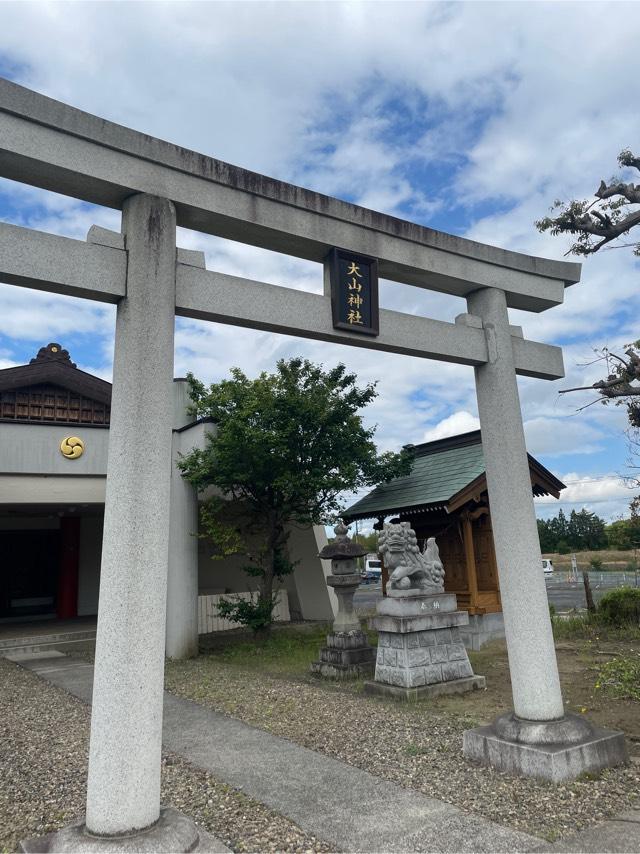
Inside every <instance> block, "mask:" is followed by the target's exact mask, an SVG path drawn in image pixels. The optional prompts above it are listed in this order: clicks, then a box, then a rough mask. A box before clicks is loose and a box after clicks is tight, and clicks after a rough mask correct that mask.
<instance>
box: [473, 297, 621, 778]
mask: <svg viewBox="0 0 640 854" xmlns="http://www.w3.org/2000/svg"><path fill="white" fill-rule="evenodd" d="M467 304H468V308H469V312H470V313H471V314H473V315H475V316H477V317H480V318H481V320H482V323H483V327H484V330H485V336H486V340H487V351H488V357H489V358H488V362H487V363H486V364H484V365H480V366H479V367H476V368H475V379H476V393H477V398H478V413H479V416H480V427H481V430H482V447H483V451H484V458H485V465H486V473H487V487H488V492H489V503H490V506H491V521H492V528H493V538H494V543H495V552H496V560H497V564H498V574H499V577H500V594H501V597H502V606H503V611H504V624H505V636H506V642H507V652H508V656H509V670H510V673H511V686H512V691H513V709H514V710H513V712H510V713H508V714H505V715H502V716H501V717H499V718H498V719H497V720H496V721H495V722H494V723H493V724H491V726H486V727H478V728H476V729H472V730H467V731H466V732H465V733H464V741H463V750H464V753H465V756H467V757H468V758H469V759H472V760H474V761H476V762H481V763H483V764H486V765H491V766H493V767H495V768H498V769H500V770H503V771H509V772H511V773H517V774H523V775H526V776H531V777H539V778H543V779H546V780H552V781H554V782H561V781H563V780H571V779H574V778H576V777H578V776H579V775H580V774H583V773H585V772H587V771H589V772H594V771H598V770H600V769H602V768H606V767H610V766H612V765H617V764H620V763H622V762H625V761H626V760H627V758H628V756H627V749H626V745H625V742H624V737H623V734H622V733H621V732H612V731H610V730H602V729H598V728H597V727H595V726H593V725H592V724H591V723H590V722H589V721H588V720H587V719H586V718H584V717H582V716H581V715H573V714H565V711H564V706H563V702H562V694H561V690H560V678H559V675H558V663H557V660H556V654H555V648H554V643H553V633H552V629H551V619H550V616H549V605H548V602H547V592H546V587H545V582H544V575H543V572H542V557H541V553H540V541H539V539H538V529H537V525H536V516H535V510H534V506H533V496H532V492H531V479H530V475H529V464H528V461H527V450H526V446H525V440H524V429H523V426H522V413H521V411H520V400H519V397H518V386H517V381H516V371H515V363H514V358H513V345H512V342H511V330H510V328H509V315H508V311H507V302H506V297H505V293H504V291H501V290H499V289H497V288H482V289H481V290H478V291H475V292H473V293H471V294H470V295H469V296H468V297H467Z"/></svg>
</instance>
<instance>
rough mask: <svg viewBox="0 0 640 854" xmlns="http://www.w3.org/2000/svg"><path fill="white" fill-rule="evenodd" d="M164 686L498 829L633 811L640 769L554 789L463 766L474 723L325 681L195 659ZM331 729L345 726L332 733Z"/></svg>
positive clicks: (171, 672)
mask: <svg viewBox="0 0 640 854" xmlns="http://www.w3.org/2000/svg"><path fill="white" fill-rule="evenodd" d="M167 688H168V689H169V690H171V691H173V692H174V693H175V694H178V695H180V696H183V697H189V698H191V699H193V700H196V701H198V702H200V703H203V704H204V705H207V706H209V707H210V708H212V709H215V710H216V711H219V712H224V713H226V714H229V715H232V716H233V717H236V718H239V719H240V720H243V721H245V722H246V723H249V724H252V725H254V726H256V727H260V728H262V729H265V730H268V731H269V732H271V733H274V734H275V735H279V736H283V737H285V738H288V739H290V740H291V741H294V742H296V743H297V744H301V745H303V746H305V747H308V748H311V749H312V750H317V751H320V752H323V753H326V754H328V755H330V756H335V757H337V758H338V759H342V760H343V761H344V762H348V763H349V764H351V765H355V766H357V767H359V768H363V769H365V770H367V771H370V772H371V773H373V774H376V775H378V776H379V777H383V778H386V779H387V780H392V781H393V782H394V783H398V784H400V785H402V786H406V787H410V788H414V789H418V790H420V791H421V792H424V793H425V794H426V795H429V796H431V797H434V798H439V799H440V800H444V801H448V802H449V803H451V804H455V805H456V806H458V807H460V808H461V809H464V810H467V811H469V812H474V813H477V814H480V815H484V816H486V817H487V818H490V819H492V820H493V821H495V822H498V823H499V824H503V825H508V826H510V827H513V828H516V829H518V830H522V831H525V832H528V833H532V834H534V835H536V836H544V837H546V838H547V839H557V838H560V837H563V836H566V835H568V834H571V833H574V832H575V831H577V830H579V829H581V828H583V827H586V826H588V825H591V824H596V823H598V822H601V821H603V820H604V819H607V818H610V817H611V816H613V815H616V814H618V813H621V812H624V811H625V810H627V809H629V808H632V807H636V808H637V806H638V804H639V799H640V766H638V764H636V763H635V762H632V763H631V764H630V765H629V766H627V767H622V768H615V769H611V770H608V771H605V772H603V773H602V774H601V775H600V776H599V777H598V778H597V779H594V778H590V779H581V780H579V781H576V782H574V783H570V784H565V785H554V784H550V783H543V782H538V781H535V780H531V779H525V778H517V777H512V776H508V775H506V774H502V773H500V772H498V771H495V770H493V769H490V768H483V767H479V766H474V765H471V764H470V763H469V762H467V761H466V760H465V759H464V757H463V756H462V751H461V745H462V732H463V730H465V729H468V728H469V727H471V726H476V725H478V724H479V723H481V721H479V720H476V719H474V718H473V717H472V715H473V700H472V697H470V701H469V715H468V716H467V717H464V716H456V715H452V714H449V715H443V714H440V715H438V714H436V713H434V712H429V711H428V710H425V709H424V708H421V707H418V708H416V707H415V706H401V705H397V704H395V703H392V702H389V701H385V700H381V699H378V698H373V697H368V696H365V695H362V694H360V695H359V694H357V693H354V691H353V689H350V690H345V689H343V688H340V687H338V686H336V687H333V686H331V685H330V684H329V683H321V684H314V682H313V681H312V680H311V679H310V680H308V681H302V680H298V681H293V680H290V679H285V678H274V677H271V676H267V675H265V674H264V673H260V672H256V671H255V670H251V671H250V672H243V671H242V669H240V668H238V667H237V666H232V665H229V664H225V663H222V662H220V661H217V660H216V659H215V657H214V656H211V655H208V656H200V657H199V658H198V659H195V660H193V661H190V662H180V663H177V662H171V663H169V665H168V667H167ZM338 721H346V722H348V724H349V725H348V727H343V726H336V723H337V722H338Z"/></svg>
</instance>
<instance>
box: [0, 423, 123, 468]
mask: <svg viewBox="0 0 640 854" xmlns="http://www.w3.org/2000/svg"><path fill="white" fill-rule="evenodd" d="M67 436H78V437H79V438H80V439H82V441H83V442H84V453H83V454H82V456H81V457H78V459H77V460H70V459H67V458H66V457H63V456H62V454H61V453H60V442H62V440H63V439H64V438H66V437H67ZM108 442H109V430H108V429H106V428H104V427H86V426H82V425H69V424H63V425H55V424H54V425H50V424H30V423H24V422H20V423H15V424H8V423H5V422H3V423H2V424H0V474H20V475H24V474H39V475H43V474H54V475H74V476H77V475H105V474H106V471H107V444H108Z"/></svg>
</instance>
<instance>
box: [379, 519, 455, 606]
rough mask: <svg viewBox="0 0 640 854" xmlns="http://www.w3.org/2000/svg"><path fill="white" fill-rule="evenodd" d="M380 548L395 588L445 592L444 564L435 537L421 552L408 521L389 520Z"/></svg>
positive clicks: (428, 541) (382, 533)
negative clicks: (396, 521)
mask: <svg viewBox="0 0 640 854" xmlns="http://www.w3.org/2000/svg"><path fill="white" fill-rule="evenodd" d="M378 549H379V551H380V554H381V555H382V558H383V560H384V565H385V567H386V569H387V570H388V572H389V584H390V587H391V589H392V590H422V591H424V592H425V593H442V592H443V591H444V567H443V566H442V562H441V560H440V553H439V551H438V546H437V545H436V540H435V537H429V539H428V540H427V545H426V546H425V549H424V551H423V552H421V551H420V547H419V546H418V540H417V537H416V532H415V531H414V530H413V528H412V527H411V525H410V524H409V522H398V523H394V522H389V523H385V525H384V528H383V530H382V531H381V532H380V538H379V542H378Z"/></svg>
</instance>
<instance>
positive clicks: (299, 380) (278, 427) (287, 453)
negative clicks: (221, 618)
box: [179, 359, 412, 634]
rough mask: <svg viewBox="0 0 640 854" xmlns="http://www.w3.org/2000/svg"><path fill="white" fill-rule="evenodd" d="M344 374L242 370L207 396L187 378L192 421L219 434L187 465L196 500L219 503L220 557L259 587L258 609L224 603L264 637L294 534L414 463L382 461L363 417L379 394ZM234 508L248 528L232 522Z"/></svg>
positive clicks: (211, 533)
mask: <svg viewBox="0 0 640 854" xmlns="http://www.w3.org/2000/svg"><path fill="white" fill-rule="evenodd" d="M356 381H357V378H356V376H355V374H351V373H348V372H347V370H346V368H345V366H344V365H338V366H337V367H335V368H333V369H331V370H329V371H326V372H325V371H323V370H322V367H321V366H318V365H314V364H312V363H311V362H308V361H306V360H303V359H291V360H289V361H285V360H280V361H279V362H278V363H277V369H276V371H275V373H272V374H268V373H261V374H260V376H258V377H257V378H256V379H249V378H248V377H247V376H246V375H245V374H244V373H243V372H242V371H241V370H239V369H238V368H234V369H233V370H232V371H231V379H229V380H223V381H222V382H219V383H214V384H213V385H211V386H209V387H208V388H207V387H206V386H205V385H204V384H203V383H201V382H200V381H198V380H197V379H195V378H194V377H193V376H191V375H189V383H190V394H191V399H192V400H193V406H192V412H193V414H195V415H197V416H198V417H209V418H211V419H213V421H214V422H215V424H216V431H215V432H212V433H210V434H208V437H207V444H206V447H205V448H204V450H193V451H192V452H191V453H189V454H188V455H186V456H184V457H183V458H182V459H181V461H180V463H179V465H180V468H181V469H182V472H183V475H184V477H186V478H187V479H188V480H189V481H190V482H191V483H192V484H193V485H194V486H195V487H196V488H197V489H198V490H204V489H206V488H207V487H215V488H216V490H217V492H218V496H222V497H214V498H212V499H210V500H209V501H207V502H206V503H205V505H204V507H203V511H202V514H201V525H202V529H203V531H204V533H205V535H206V536H208V537H209V538H210V539H211V540H212V541H213V543H214V544H215V545H216V548H217V552H218V554H219V555H225V554H241V555H244V556H246V558H247V560H248V563H247V565H246V567H245V571H246V572H247V573H248V574H249V575H250V576H253V577H254V578H256V579H257V582H258V597H257V601H256V602H254V603H250V607H249V608H247V606H246V603H245V604H242V605H241V604H240V603H234V602H233V601H232V600H225V601H226V605H223V609H226V610H225V614H226V615H227V616H231V617H233V618H236V619H240V620H241V621H242V622H244V623H245V624H248V625H251V627H252V628H253V629H254V631H255V632H256V633H260V634H266V633H268V631H269V628H270V625H271V618H272V611H273V606H274V596H275V593H276V588H277V582H278V580H279V579H281V578H282V577H283V576H284V575H286V574H287V573H290V572H291V571H292V569H293V566H292V564H291V563H290V561H289V559H288V551H287V540H288V537H289V534H288V526H289V525H298V526H307V525H310V524H316V523H325V522H328V521H330V520H331V519H335V517H336V516H337V515H339V512H340V510H341V500H340V495H341V493H344V492H352V491H355V490H358V489H361V488H362V487H371V486H374V485H377V484H379V483H384V482H386V481H389V480H392V479H393V478H395V477H399V476H402V475H405V474H408V472H409V471H410V468H411V460H412V457H411V454H410V452H409V451H405V450H403V451H402V452H401V453H399V454H393V453H385V454H378V452H377V449H376V446H375V444H374V442H373V436H374V432H375V430H374V429H368V428H366V427H365V426H364V425H363V423H362V418H361V416H360V415H359V410H361V409H362V408H363V407H365V406H367V404H369V403H371V401H372V400H373V399H374V398H375V397H376V395H377V392H376V389H375V385H366V386H364V387H363V388H359V387H358V386H357V385H356ZM225 499H233V500H234V501H235V507H236V508H238V509H239V512H240V515H241V517H242V523H241V524H238V521H237V520H234V521H233V522H231V523H230V521H229V512H230V511H229V503H228V501H227V500H225Z"/></svg>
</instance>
